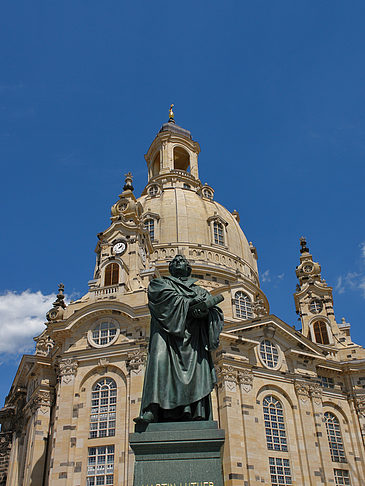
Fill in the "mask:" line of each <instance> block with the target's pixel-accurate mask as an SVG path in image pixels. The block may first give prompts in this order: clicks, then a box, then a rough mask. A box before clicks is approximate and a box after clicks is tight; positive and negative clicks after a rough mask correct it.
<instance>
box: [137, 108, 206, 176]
mask: <svg viewBox="0 0 365 486" xmlns="http://www.w3.org/2000/svg"><path fill="white" fill-rule="evenodd" d="M172 107H173V105H171V107H170V116H169V121H168V122H167V123H164V124H163V125H162V127H161V129H160V131H159V132H158V134H157V135H156V138H155V139H154V141H153V142H152V144H151V146H150V148H149V149H148V152H147V154H146V155H145V159H146V162H147V166H148V181H149V182H150V181H151V179H154V178H155V177H158V176H161V175H164V174H170V173H175V174H176V173H182V174H183V173H184V172H185V173H187V174H190V175H191V176H192V177H194V178H195V179H199V172H198V154H199V152H200V146H199V143H198V142H194V140H193V139H192V137H191V133H190V132H189V130H186V129H185V128H182V127H180V126H179V125H176V123H175V118H174V113H173V111H172Z"/></svg>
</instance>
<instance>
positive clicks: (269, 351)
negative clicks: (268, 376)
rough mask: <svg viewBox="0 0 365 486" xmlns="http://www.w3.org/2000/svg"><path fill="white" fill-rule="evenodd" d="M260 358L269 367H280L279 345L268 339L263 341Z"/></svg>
mask: <svg viewBox="0 0 365 486" xmlns="http://www.w3.org/2000/svg"><path fill="white" fill-rule="evenodd" d="M260 358H261V361H262V363H263V364H264V365H265V366H266V367H267V368H278V367H279V365H280V356H279V350H278V348H277V346H276V345H275V344H274V343H272V342H271V341H269V340H268V339H264V340H263V341H261V344H260Z"/></svg>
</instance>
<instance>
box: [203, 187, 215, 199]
mask: <svg viewBox="0 0 365 486" xmlns="http://www.w3.org/2000/svg"><path fill="white" fill-rule="evenodd" d="M203 196H204V197H207V198H208V199H213V193H212V191H210V190H209V189H204V190H203Z"/></svg>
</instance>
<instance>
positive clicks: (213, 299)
mask: <svg viewBox="0 0 365 486" xmlns="http://www.w3.org/2000/svg"><path fill="white" fill-rule="evenodd" d="M223 300H224V297H223V295H222V294H218V295H209V296H208V297H207V298H206V299H204V300H202V301H201V302H198V303H197V304H193V305H192V306H191V307H190V309H189V314H196V313H198V314H200V315H201V316H204V315H206V314H207V313H208V309H210V308H211V307H214V306H215V305H217V304H219V303H220V302H222V301H223ZM194 311H197V312H194Z"/></svg>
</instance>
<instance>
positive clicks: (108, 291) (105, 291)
mask: <svg viewBox="0 0 365 486" xmlns="http://www.w3.org/2000/svg"><path fill="white" fill-rule="evenodd" d="M118 291H119V285H113V286H111V287H103V288H101V289H90V292H92V293H93V294H94V295H95V296H99V295H109V294H116V293H117V292H118Z"/></svg>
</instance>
